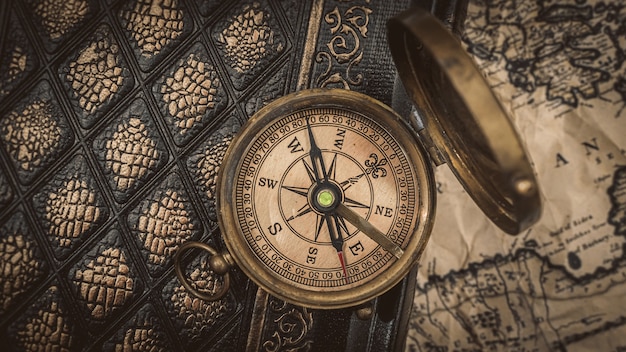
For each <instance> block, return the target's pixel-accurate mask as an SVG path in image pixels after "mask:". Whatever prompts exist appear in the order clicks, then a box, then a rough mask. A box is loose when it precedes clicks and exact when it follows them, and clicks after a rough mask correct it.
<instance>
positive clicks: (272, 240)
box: [235, 109, 416, 288]
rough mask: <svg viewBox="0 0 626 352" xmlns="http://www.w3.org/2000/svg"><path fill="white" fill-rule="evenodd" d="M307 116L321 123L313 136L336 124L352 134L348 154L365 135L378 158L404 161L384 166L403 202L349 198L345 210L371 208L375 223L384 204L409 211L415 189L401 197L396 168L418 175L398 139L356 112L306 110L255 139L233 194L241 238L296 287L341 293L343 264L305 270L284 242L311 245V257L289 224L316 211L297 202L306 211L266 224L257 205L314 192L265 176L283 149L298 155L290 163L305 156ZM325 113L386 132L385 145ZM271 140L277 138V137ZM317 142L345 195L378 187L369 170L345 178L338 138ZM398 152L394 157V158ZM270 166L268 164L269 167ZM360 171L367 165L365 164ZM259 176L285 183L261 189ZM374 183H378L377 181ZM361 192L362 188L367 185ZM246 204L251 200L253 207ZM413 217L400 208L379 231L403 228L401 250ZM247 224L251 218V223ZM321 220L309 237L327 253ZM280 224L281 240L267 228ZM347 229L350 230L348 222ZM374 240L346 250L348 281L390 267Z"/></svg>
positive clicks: (344, 145)
mask: <svg viewBox="0 0 626 352" xmlns="http://www.w3.org/2000/svg"><path fill="white" fill-rule="evenodd" d="M305 115H307V116H313V117H315V119H316V121H315V122H312V123H311V125H312V128H313V131H316V133H321V131H325V130H324V128H326V129H327V130H328V129H329V128H337V127H341V128H342V129H347V134H346V132H342V133H343V137H344V138H345V140H344V142H342V145H341V147H342V148H343V149H345V148H348V150H350V148H351V143H352V142H351V141H352V140H353V138H354V136H357V135H361V136H362V137H361V138H363V140H365V141H368V143H370V144H371V147H370V148H374V149H371V151H375V152H377V153H378V155H379V156H381V158H382V157H386V158H388V157H389V155H396V154H397V155H396V156H398V155H400V157H396V159H394V160H393V161H390V162H389V164H388V165H387V166H386V169H387V171H388V172H389V176H393V177H394V182H395V183H394V185H395V191H396V194H398V196H397V199H395V198H394V199H395V200H393V203H389V201H383V200H380V201H377V200H375V199H374V198H372V199H371V200H369V201H367V202H363V198H358V197H357V198H353V197H352V198H351V196H347V197H346V205H348V206H349V207H352V208H354V209H355V210H358V209H361V211H366V213H363V215H362V217H364V218H369V217H370V216H374V215H373V213H372V211H371V208H372V207H374V206H375V205H379V204H383V203H384V204H385V206H388V207H389V208H392V209H395V210H398V209H400V205H401V204H403V205H404V206H405V208H406V207H408V208H412V207H415V206H416V202H415V196H414V190H413V189H411V188H412V187H411V184H412V182H409V186H408V187H407V186H405V187H404V188H402V190H403V191H404V192H406V193H408V197H406V199H405V200H404V201H401V200H400V196H399V193H400V191H401V189H400V187H399V185H398V179H397V175H395V171H394V169H395V168H397V169H398V170H401V171H402V176H407V177H413V176H412V174H411V172H410V168H409V164H408V162H407V160H406V159H405V156H403V155H401V153H402V150H401V148H400V147H399V146H398V145H397V143H396V142H395V141H394V140H393V138H386V137H388V134H387V133H386V131H384V130H382V129H381V128H380V127H378V126H377V125H376V124H375V123H374V122H373V121H370V120H367V119H363V118H362V117H359V115H357V114H354V113H352V112H350V111H343V110H337V109H311V110H308V111H299V112H296V113H294V114H292V115H289V116H286V117H284V118H282V119H280V120H275V121H274V122H273V123H271V124H270V125H269V126H268V127H267V128H265V129H264V130H263V131H262V133H260V134H259V136H258V137H257V138H255V139H254V140H253V143H251V145H250V146H249V147H248V148H247V149H246V151H245V155H244V156H243V158H242V160H241V163H240V166H241V168H240V169H239V170H240V171H239V173H238V174H237V175H236V189H237V190H236V191H235V193H236V197H235V202H236V203H237V206H236V208H237V215H238V221H239V223H240V226H241V228H242V231H243V235H244V237H245V238H246V241H247V242H248V244H249V245H250V248H251V249H252V252H253V253H254V255H256V256H257V258H258V259H259V260H260V261H261V262H263V263H265V265H266V266H267V267H268V268H270V269H271V270H272V271H274V272H276V274H277V275H278V276H280V277H283V278H285V279H287V280H290V281H293V282H295V283H298V284H300V285H302V286H306V287H326V288H333V287H337V288H339V287H341V286H345V285H346V284H347V283H346V282H344V278H343V274H342V273H341V269H340V268H339V267H338V264H334V265H330V266H328V265H326V266H324V267H315V266H311V265H306V264H305V263H304V262H303V260H302V258H300V259H298V258H296V257H295V256H293V255H291V254H293V252H289V250H285V247H284V245H285V243H284V241H287V239H288V240H289V242H290V243H293V244H290V245H292V246H301V247H303V248H304V247H305V246H306V248H304V249H303V250H302V252H306V250H307V249H308V248H309V247H308V246H309V244H306V245H304V244H297V243H301V242H298V241H301V240H297V238H296V237H297V235H296V234H294V233H291V231H288V226H287V224H286V223H288V222H290V221H293V220H294V219H295V220H297V219H298V218H306V217H307V216H313V215H312V214H313V213H314V212H313V210H312V209H311V210H309V209H308V208H307V206H306V202H301V203H299V204H300V206H298V207H296V209H294V210H295V211H296V213H295V214H291V213H290V214H285V215H291V216H282V220H278V218H276V217H275V216H274V217H273V220H272V221H269V220H262V219H263V216H262V215H263V214H260V213H263V211H262V210H260V209H259V207H261V206H263V207H267V205H268V202H269V201H270V199H274V200H278V198H279V193H280V192H289V193H292V194H294V195H298V197H300V198H302V199H303V200H306V197H305V195H306V194H307V193H306V192H307V191H308V189H307V188H306V187H304V186H303V185H299V184H296V185H291V184H287V183H284V181H285V180H284V179H283V178H281V177H277V176H276V175H275V174H270V175H267V174H264V172H266V171H263V170H271V169H272V168H269V165H272V166H274V164H272V163H274V162H275V161H276V160H278V159H276V156H272V155H273V154H275V153H277V152H281V153H284V154H281V155H282V156H285V154H293V156H292V157H291V158H292V159H289V160H294V159H295V158H296V157H297V156H298V155H300V154H303V153H306V152H307V151H308V150H307V149H308V143H307V140H306V135H305V132H306V127H305V126H304V117H305ZM322 116H331V117H340V118H343V120H344V121H346V120H350V119H351V121H356V122H358V123H359V124H362V125H363V126H365V128H369V129H370V131H376V132H377V133H379V134H380V136H381V137H385V138H380V139H381V140H384V142H379V143H378V144H376V143H374V142H373V141H371V140H370V139H368V138H367V136H363V133H359V131H358V130H357V127H355V126H354V125H353V126H350V125H347V124H346V123H345V122H344V123H343V124H337V123H335V124H333V123H324V122H320V121H319V118H320V117H322ZM298 121H300V122H302V126H300V127H299V128H293V129H290V131H288V132H285V133H278V132H279V131H280V129H281V128H282V127H285V126H289V125H291V124H292V123H293V124H294V125H293V126H296V125H297V122H298ZM296 127H297V126H296ZM381 132H382V133H381ZM276 133H278V134H276ZM272 135H274V137H278V138H271V137H272ZM350 136H352V139H350V138H351V137H350ZM316 138H318V139H320V138H319V137H317V135H316ZM294 140H296V142H294ZM298 143H300V145H301V146H302V147H303V151H300V148H298V147H297V144H298ZM319 143H320V148H321V150H322V154H323V157H324V161H325V163H326V165H327V167H328V169H329V170H327V171H328V173H329V178H332V179H335V180H337V184H338V186H339V187H340V188H341V189H342V191H343V192H348V193H346V194H352V193H350V192H353V190H354V187H357V188H358V187H359V184H367V183H368V182H372V181H371V179H370V180H368V177H370V178H371V176H368V175H365V173H364V172H353V173H350V174H343V175H342V174H341V168H342V165H344V164H345V163H346V162H347V160H348V159H346V157H342V156H341V155H342V154H340V153H339V152H338V151H337V150H336V149H335V147H336V146H335V145H333V144H336V141H335V139H332V141H330V142H329V143H328V144H325V143H324V142H322V141H321V140H320V141H319ZM384 143H386V144H387V145H385V148H386V149H385V150H387V152H386V153H385V152H384V151H383V150H382V145H383V144H384ZM283 149H284V150H283ZM294 149H296V152H294V153H292V151H293V150H294ZM394 151H395V152H396V153H394ZM369 152H370V149H368V154H369ZM390 153H391V154H390ZM363 161H364V160H360V162H361V164H362V163H363ZM266 163H267V165H265V164H266ZM264 165H265V166H266V168H265V169H263V166H264ZM299 165H300V166H299V167H300V168H302V171H301V174H302V175H304V178H305V179H306V180H307V182H308V183H309V184H310V183H311V182H310V181H311V180H310V179H309V177H310V176H307V172H310V171H313V170H308V168H307V164H306V163H303V162H302V161H300V164H299ZM250 166H257V167H256V168H255V169H254V170H253V171H250V169H249V167H250ZM361 167H363V166H362V165H361ZM273 168H276V167H273ZM281 170H282V171H280V172H285V168H284V166H283V167H282V169H281ZM331 171H332V173H331ZM261 178H264V179H266V180H279V179H280V180H281V181H280V184H279V185H276V187H267V185H265V186H264V187H260V186H258V184H259V180H260V179H261ZM363 182H365V183H363ZM375 182H377V181H376V180H375ZM246 185H248V189H246V188H245V187H246ZM361 187H363V186H362V185H361ZM261 188H262V189H261ZM279 189H282V190H283V191H279ZM272 192H274V193H272ZM354 192H356V191H354ZM271 197H273V198H271ZM372 197H374V194H373V195H372ZM244 198H245V199H244ZM390 199H392V198H390ZM248 200H249V201H250V202H248ZM385 202H386V203H385ZM246 205H249V206H250V207H249V208H250V210H252V211H251V215H248V214H250V212H247V211H244V208H245V206H246ZM296 215H297V216H296ZM413 215H414V214H413V211H408V212H407V214H406V215H403V216H400V214H398V211H394V214H393V217H392V218H390V220H389V221H390V222H389V225H387V226H385V227H384V228H381V230H383V232H384V233H387V234H391V232H392V231H396V230H398V231H397V233H396V235H394V237H393V238H394V241H395V242H396V243H398V244H400V246H404V245H405V244H404V243H405V240H406V237H407V230H408V228H409V227H410V223H411V222H412V219H413ZM314 219H318V220H319V219H320V217H319V216H318V215H317V214H316V215H315V217H314ZM249 220H252V221H250V222H248V221H249ZM315 222H316V221H315V220H314V221H312V222H311V225H310V227H311V230H310V232H308V234H309V236H310V237H309V240H307V241H310V242H312V243H315V244H317V245H318V246H320V247H319V248H320V250H321V248H322V247H324V246H326V245H327V246H330V243H329V242H328V240H326V242H327V244H324V243H323V242H324V241H323V238H327V237H328V233H326V234H325V235H322V234H316V233H315V232H319V231H324V229H322V228H321V227H322V226H321V225H323V224H320V223H317V224H315ZM275 223H279V224H280V227H281V228H282V230H283V231H281V232H277V233H276V235H273V234H272V233H271V231H269V232H268V226H270V225H274V224H275ZM333 225H336V226H338V227H340V228H342V230H340V231H344V232H348V231H346V229H347V227H346V225H345V224H339V223H338V224H335V223H333ZM348 226H351V225H350V224H348ZM324 227H325V226H324ZM316 228H317V229H316ZM324 232H325V231H324ZM349 232H350V234H347V233H344V237H346V241H349V240H350V238H354V236H356V235H357V234H358V231H357V229H356V228H353V227H351V230H350V231H349ZM322 233H323V232H322ZM350 236H351V237H350ZM358 236H359V237H356V239H360V238H362V237H361V236H363V235H358ZM316 237H317V238H316ZM368 241H369V240H359V241H358V242H351V243H350V245H349V246H351V247H352V249H353V252H352V253H350V251H347V252H345V253H344V255H346V256H347V257H348V259H347V261H348V262H347V263H346V264H347V270H348V271H350V284H353V283H355V282H358V281H363V280H369V279H370V278H371V277H372V276H375V274H376V272H378V271H379V270H381V269H382V268H384V267H385V266H387V265H389V264H390V263H391V262H392V260H391V258H392V256H391V254H390V253H389V252H387V251H386V250H384V249H382V248H381V247H380V246H378V244H375V243H374V242H368ZM281 243H282V244H281ZM347 248H348V244H346V249H347ZM355 253H357V254H360V256H355ZM272 258H274V259H272ZM335 260H336V259H335ZM357 269H358V270H357ZM303 271H305V272H307V274H305V275H302V272H303ZM309 275H310V276H309Z"/></svg>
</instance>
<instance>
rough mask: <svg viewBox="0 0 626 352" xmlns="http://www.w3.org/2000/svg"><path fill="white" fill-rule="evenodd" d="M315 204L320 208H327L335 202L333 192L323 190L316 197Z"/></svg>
mask: <svg viewBox="0 0 626 352" xmlns="http://www.w3.org/2000/svg"><path fill="white" fill-rule="evenodd" d="M317 202H318V204H319V205H320V206H322V207H324V208H328V207H330V206H331V205H333V203H334V202H335V196H334V195H333V192H331V191H329V190H323V191H321V192H320V193H318V195H317Z"/></svg>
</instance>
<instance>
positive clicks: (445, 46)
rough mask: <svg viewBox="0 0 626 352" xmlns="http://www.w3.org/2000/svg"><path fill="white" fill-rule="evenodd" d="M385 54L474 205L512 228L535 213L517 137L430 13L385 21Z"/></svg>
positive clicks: (534, 194)
mask: <svg viewBox="0 0 626 352" xmlns="http://www.w3.org/2000/svg"><path fill="white" fill-rule="evenodd" d="M387 28H388V32H387V36H388V40H389V46H390V48H391V54H392V56H393V59H394V61H395V64H396V67H397V69H398V73H399V76H400V78H401V79H402V82H403V84H404V87H405V89H406V91H407V94H408V96H409V97H410V98H411V99H412V100H413V102H414V103H415V107H416V109H417V110H418V112H419V114H420V116H421V117H422V119H423V123H424V125H425V128H426V129H427V131H428V133H429V135H430V137H431V139H432V140H433V142H434V143H435V144H436V146H437V147H438V148H439V149H440V151H441V152H442V154H443V156H444V158H445V159H446V162H447V163H448V165H449V166H450V168H451V169H452V171H453V172H454V173H455V174H456V176H457V178H458V179H459V181H460V182H461V183H462V184H463V186H464V187H465V189H466V191H467V192H468V193H469V194H470V195H471V197H472V198H473V199H474V201H475V202H476V203H477V204H478V206H479V207H480V208H481V209H482V210H483V211H484V212H485V214H486V215H487V216H488V217H489V218H491V220H492V221H493V222H494V223H495V224H496V225H498V226H499V227H500V228H501V229H502V230H504V231H506V232H508V233H511V234H516V233H519V232H521V231H523V230H524V229H526V228H528V227H529V226H530V225H532V224H533V223H534V222H535V221H537V220H538V218H539V216H540V214H541V201H540V196H539V187H538V185H537V180H536V179H535V176H534V174H533V170H532V167H531V166H530V162H529V161H528V158H527V156H526V153H525V152H524V148H523V146H522V144H521V142H520V139H519V136H518V135H517V133H516V132H515V129H514V127H513V125H512V123H511V121H510V118H509V117H508V115H507V113H506V112H505V111H504V110H503V108H502V106H501V105H500V103H499V102H498V100H497V99H496V97H495V96H494V95H493V92H492V91H491V89H490V88H489V86H488V84H487V82H486V81H485V79H484V78H483V76H482V75H481V73H480V71H479V70H478V68H477V67H476V65H475V63H474V61H473V60H472V58H471V57H470V56H469V55H468V54H467V53H466V52H465V50H464V49H463V48H462V46H461V44H460V42H459V41H458V39H457V38H456V37H454V36H453V35H452V33H450V31H448V30H447V29H446V28H445V27H444V26H443V24H442V23H441V22H440V21H439V20H437V19H436V18H435V17H434V16H432V15H431V14H430V13H428V12H426V11H425V10H422V9H420V8H417V7H416V8H412V9H410V10H408V11H405V12H404V13H402V14H400V15H399V16H397V17H395V18H392V19H391V20H390V21H389V22H388V23H387Z"/></svg>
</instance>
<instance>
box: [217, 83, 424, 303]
mask: <svg viewBox="0 0 626 352" xmlns="http://www.w3.org/2000/svg"><path fill="white" fill-rule="evenodd" d="M343 94H345V95H347V96H348V97H353V96H354V95H355V94H356V93H343V92H342V95H343ZM296 97H297V96H296ZM357 97H358V98H362V97H360V96H357ZM326 98H327V99H326V100H324V101H326V103H322V104H302V103H301V102H300V100H304V101H307V99H311V97H310V96H308V97H307V96H305V97H304V98H301V99H300V100H299V99H297V98H295V99H294V98H291V100H290V98H289V97H288V98H287V99H286V100H285V101H283V102H282V103H281V102H279V104H277V105H276V106H278V107H279V108H274V109H273V110H272V108H273V107H272V106H269V107H268V108H269V109H268V108H266V109H264V110H262V111H263V112H264V113H262V114H261V116H260V117H258V118H257V119H256V120H255V119H254V118H253V120H252V121H251V122H250V123H249V124H248V125H247V126H246V127H245V128H244V130H243V132H242V135H241V136H240V138H239V139H238V140H237V141H236V143H237V146H236V147H233V148H232V149H233V150H232V151H230V150H229V154H228V155H227V157H226V159H227V160H226V164H225V165H224V168H225V172H224V174H223V175H221V183H222V188H221V191H222V192H223V193H224V194H227V195H228V196H227V197H221V198H220V201H222V202H221V203H220V206H221V207H222V209H224V210H225V211H224V214H225V216H224V217H223V218H222V221H223V223H226V224H227V225H228V226H225V227H226V228H225V233H226V243H227V244H228V245H229V250H230V252H231V254H232V255H233V256H234V257H235V260H236V261H237V262H238V264H239V265H240V266H241V267H242V269H243V270H244V271H245V272H246V273H247V274H248V275H249V276H251V277H252V278H253V279H255V281H257V283H258V284H260V285H261V286H262V287H264V288H265V289H267V290H269V291H270V292H271V293H274V294H275V295H278V296H279V297H281V298H284V299H286V300H288V301H292V302H293V301H295V302H296V303H300V304H304V305H308V306H324V307H328V306H334V305H353V304H355V303H358V302H355V301H363V300H366V299H371V298H372V297H371V296H372V295H374V296H375V295H378V294H380V293H382V292H381V291H384V290H386V289H388V288H390V287H391V286H392V285H393V284H395V283H396V282H397V281H399V280H400V279H401V278H402V277H403V276H404V275H405V274H406V272H407V271H408V270H409V269H410V267H411V265H412V264H413V263H414V262H415V260H416V259H417V256H418V255H419V253H420V252H421V250H422V248H423V245H424V244H425V238H426V237H427V234H428V232H429V231H427V230H425V229H427V228H428V229H429V225H428V221H427V219H426V218H427V217H428V216H427V214H426V213H428V212H429V210H430V208H431V207H432V203H434V202H432V201H431V199H430V198H431V195H430V193H429V192H428V189H429V188H430V187H431V186H430V183H431V182H430V177H431V176H430V173H429V172H425V171H420V170H418V168H420V167H425V168H427V166H426V165H425V162H424V158H423V157H422V154H421V153H420V152H419V151H417V150H416V144H415V142H414V140H413V141H412V142H411V139H410V138H409V137H408V136H409V135H408V132H407V131H406V127H404V125H403V124H402V123H398V122H397V120H396V116H395V115H393V112H391V110H389V109H388V108H386V107H384V106H383V105H382V104H380V103H377V102H375V101H374V102H370V101H372V99H370V98H368V100H367V101H368V102H369V104H374V105H375V109H365V110H355V109H353V108H351V107H349V106H350V104H347V105H346V104H345V102H341V101H339V102H335V103H333V102H332V100H333V99H330V100H331V102H330V103H329V102H328V97H326ZM284 99H285V98H283V100H284ZM285 104H286V105H290V104H291V105H293V106H291V108H285ZM300 105H302V106H300ZM364 105H367V104H364ZM365 107H366V106H365ZM366 108H367V107H366ZM378 110H380V111H384V112H386V115H385V116H384V117H381V116H380V112H378ZM268 111H269V113H267V112H268ZM390 114H391V115H390ZM405 135H406V136H405ZM398 136H400V137H398ZM407 138H409V139H408V140H407ZM408 142H411V143H408ZM407 144H408V145H407ZM416 159H417V160H416ZM340 208H341V209H343V210H341V209H340ZM345 209H347V210H345ZM345 214H350V215H349V216H348V215H345ZM355 219H358V221H357V220H355ZM359 221H360V222H364V223H365V224H366V225H362V224H360V223H359ZM372 228H373V229H374V230H371V229H372ZM372 231H374V232H378V233H382V235H384V237H386V238H387V239H383V240H385V241H383V242H385V243H386V242H389V243H390V244H387V245H385V243H383V242H381V239H380V238H379V237H376V236H372V235H370V234H369V233H370V232H372ZM389 240H390V241H389ZM390 246H392V247H393V248H394V250H395V251H394V250H390V249H389V248H390ZM394 246H395V247H394ZM372 291H376V292H372ZM357 296H358V297H357ZM338 297H339V298H338Z"/></svg>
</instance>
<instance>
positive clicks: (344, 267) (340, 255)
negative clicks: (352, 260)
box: [337, 251, 349, 284]
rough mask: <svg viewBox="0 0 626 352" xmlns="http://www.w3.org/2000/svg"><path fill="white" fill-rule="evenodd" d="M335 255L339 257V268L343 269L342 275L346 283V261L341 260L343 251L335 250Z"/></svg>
mask: <svg viewBox="0 0 626 352" xmlns="http://www.w3.org/2000/svg"><path fill="white" fill-rule="evenodd" d="M337 256H338V257H339V262H340V263H341V270H343V277H344V278H345V279H346V284H347V283H349V281H348V272H347V271H346V262H345V261H344V260H343V251H339V252H337Z"/></svg>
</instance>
